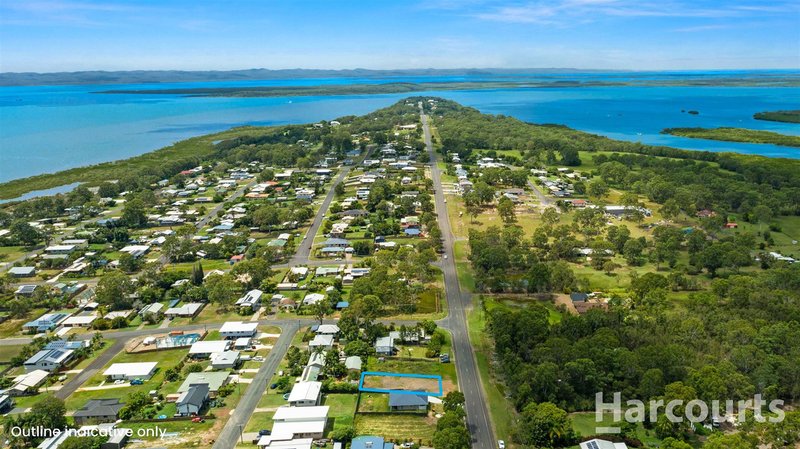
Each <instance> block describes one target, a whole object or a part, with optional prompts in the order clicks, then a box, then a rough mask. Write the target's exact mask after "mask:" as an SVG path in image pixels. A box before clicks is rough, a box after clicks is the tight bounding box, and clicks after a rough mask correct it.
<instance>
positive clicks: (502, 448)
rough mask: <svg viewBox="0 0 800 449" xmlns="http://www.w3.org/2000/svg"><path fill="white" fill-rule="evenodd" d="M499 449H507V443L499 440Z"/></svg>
mask: <svg viewBox="0 0 800 449" xmlns="http://www.w3.org/2000/svg"><path fill="white" fill-rule="evenodd" d="M497 449H506V442H505V441H503V440H497Z"/></svg>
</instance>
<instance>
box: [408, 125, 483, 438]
mask: <svg viewBox="0 0 800 449" xmlns="http://www.w3.org/2000/svg"><path fill="white" fill-rule="evenodd" d="M420 115H421V119H422V130H423V132H424V133H425V145H426V146H427V148H428V153H429V154H430V159H431V178H433V188H434V191H435V192H434V200H435V205H436V212H437V215H438V221H439V228H441V230H442V236H443V238H444V254H445V257H446V259H444V260H442V271H443V272H444V285H445V294H446V296H447V309H448V316H447V318H445V319H443V320H442V321H441V323H442V325H443V327H445V328H447V329H448V330H449V331H450V333H451V335H452V340H453V352H454V353H455V354H454V355H455V364H456V371H457V373H458V384H459V388H460V389H461V391H462V392H463V393H464V397H465V399H466V402H465V405H464V408H465V411H466V412H467V428H468V429H469V433H470V435H471V436H472V447H474V448H478V449H491V448H494V447H495V444H496V443H495V439H494V434H493V432H492V426H491V421H490V420H489V410H488V408H487V406H486V398H485V393H484V391H483V386H482V384H481V380H480V374H479V373H478V366H477V362H476V361H475V354H474V350H473V348H472V344H471V343H470V341H469V333H468V329H467V318H466V309H467V308H468V307H470V306H471V302H472V301H471V299H472V298H471V295H470V294H469V293H465V292H462V291H461V286H460V285H459V283H458V275H457V274H456V265H455V261H454V256H455V254H454V253H453V246H454V242H455V239H454V238H453V233H452V230H451V228H450V219H449V217H448V216H447V204H446V203H445V202H444V200H445V199H444V194H443V193H442V180H441V173H440V172H439V167H438V166H437V165H436V154H435V153H434V151H433V144H432V142H431V130H430V126H429V124H428V117H427V116H425V115H424V114H422V111H420Z"/></svg>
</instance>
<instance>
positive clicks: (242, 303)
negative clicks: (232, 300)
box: [236, 289, 264, 310]
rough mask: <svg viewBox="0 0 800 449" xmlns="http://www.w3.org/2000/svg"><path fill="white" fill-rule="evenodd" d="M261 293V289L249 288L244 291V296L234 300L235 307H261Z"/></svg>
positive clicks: (262, 293)
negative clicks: (247, 290)
mask: <svg viewBox="0 0 800 449" xmlns="http://www.w3.org/2000/svg"><path fill="white" fill-rule="evenodd" d="M263 295H264V292H262V291H261V290H257V289H256V290H250V291H249V292H247V293H245V295H244V296H242V297H241V298H239V299H237V300H236V307H249V308H250V309H252V310H256V309H258V308H259V307H261V297H262V296H263Z"/></svg>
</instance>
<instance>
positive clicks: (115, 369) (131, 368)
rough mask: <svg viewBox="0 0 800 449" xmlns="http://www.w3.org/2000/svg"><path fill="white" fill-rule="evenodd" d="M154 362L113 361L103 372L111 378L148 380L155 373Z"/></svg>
mask: <svg viewBox="0 0 800 449" xmlns="http://www.w3.org/2000/svg"><path fill="white" fill-rule="evenodd" d="M156 365H157V363H156V362H134V363H115V364H113V365H111V366H109V367H108V369H107V370H105V371H104V372H103V375H104V376H107V377H109V378H111V379H112V380H118V379H122V380H134V379H138V380H148V379H150V378H151V377H153V374H155V373H156Z"/></svg>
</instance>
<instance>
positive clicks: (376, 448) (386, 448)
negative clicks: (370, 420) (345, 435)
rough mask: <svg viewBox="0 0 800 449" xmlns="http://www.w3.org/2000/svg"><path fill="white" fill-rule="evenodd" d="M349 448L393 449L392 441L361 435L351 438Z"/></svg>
mask: <svg viewBox="0 0 800 449" xmlns="http://www.w3.org/2000/svg"><path fill="white" fill-rule="evenodd" d="M350 449H394V443H389V442H386V441H384V439H383V437H376V436H371V435H361V436H357V437H355V438H353V441H351V442H350Z"/></svg>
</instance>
